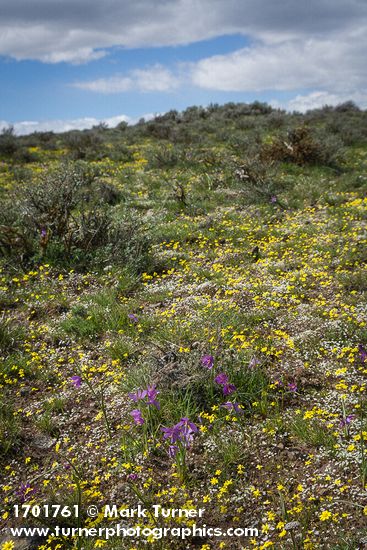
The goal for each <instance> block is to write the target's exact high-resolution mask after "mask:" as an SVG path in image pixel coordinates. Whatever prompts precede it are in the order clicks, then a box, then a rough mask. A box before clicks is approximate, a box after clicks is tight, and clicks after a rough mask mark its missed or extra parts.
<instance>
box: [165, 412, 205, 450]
mask: <svg viewBox="0 0 367 550" xmlns="http://www.w3.org/2000/svg"><path fill="white" fill-rule="evenodd" d="M161 430H162V432H163V439H169V440H170V443H177V442H179V443H182V444H183V446H184V447H185V448H187V447H190V445H191V443H192V442H193V436H194V433H195V432H197V431H198V427H197V426H196V424H194V423H193V422H190V420H189V419H188V418H186V417H184V418H181V420H180V421H179V422H178V423H177V424H175V425H174V426H172V427H171V428H161ZM170 447H172V445H171V446H170ZM168 452H169V454H170V455H171V454H172V453H173V452H174V453H176V452H177V450H174V449H169V451H168Z"/></svg>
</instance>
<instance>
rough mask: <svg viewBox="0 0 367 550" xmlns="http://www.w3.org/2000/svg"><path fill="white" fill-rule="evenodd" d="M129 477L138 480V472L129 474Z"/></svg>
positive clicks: (130, 479)
mask: <svg viewBox="0 0 367 550" xmlns="http://www.w3.org/2000/svg"><path fill="white" fill-rule="evenodd" d="M127 479H128V480H129V481H137V480H138V474H129V475H128V476H127Z"/></svg>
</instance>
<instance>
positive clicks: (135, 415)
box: [130, 409, 145, 425]
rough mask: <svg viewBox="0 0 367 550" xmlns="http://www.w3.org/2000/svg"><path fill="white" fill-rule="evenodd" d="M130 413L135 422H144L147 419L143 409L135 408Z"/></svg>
mask: <svg viewBox="0 0 367 550" xmlns="http://www.w3.org/2000/svg"><path fill="white" fill-rule="evenodd" d="M130 415H131V416H132V417H133V419H134V422H135V424H139V425H141V424H144V422H145V420H144V418H143V417H142V415H141V411H140V410H139V409H134V410H133V411H131V413H130Z"/></svg>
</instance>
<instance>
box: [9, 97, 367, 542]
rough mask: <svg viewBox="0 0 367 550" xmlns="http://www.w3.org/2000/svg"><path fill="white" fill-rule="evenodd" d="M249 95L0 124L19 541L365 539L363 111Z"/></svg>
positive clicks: (366, 189)
mask: <svg viewBox="0 0 367 550" xmlns="http://www.w3.org/2000/svg"><path fill="white" fill-rule="evenodd" d="M245 107H246V106H245ZM245 107H243V106H241V105H237V106H236V105H235V104H228V105H227V106H224V107H219V106H217V107H215V106H212V108H211V109H209V108H208V109H207V110H205V109H200V108H191V110H190V109H188V110H187V111H185V112H184V113H181V114H179V113H175V112H174V113H172V112H171V113H168V114H167V115H166V116H162V117H157V118H156V119H155V120H153V121H151V122H145V123H144V122H141V123H139V124H138V125H137V126H135V127H131V128H126V127H125V126H121V127H117V128H116V129H112V130H109V129H107V128H104V127H98V128H95V129H93V130H91V131H89V132H87V133H86V132H70V133H69V134H61V135H56V134H52V133H48V134H34V135H33V136H28V137H23V138H16V137H14V136H12V135H11V132H10V133H9V132H8V133H7V134H6V135H5V137H4V135H3V136H2V137H1V136H0V186H1V190H0V199H1V202H2V205H3V206H2V213H1V215H0V256H1V268H0V269H1V271H0V307H1V311H2V313H1V315H0V347H1V352H0V353H1V358H0V359H1V370H0V388H1V398H0V415H1V425H0V436H1V441H0V464H1V482H0V491H1V511H0V517H1V529H2V530H1V534H0V541H1V542H0V548H1V549H2V550H11V549H13V548H14V549H17V548H38V549H40V550H56V549H71V548H78V549H85V550H91V549H93V548H105V549H106V550H112V549H126V550H135V549H136V550H137V549H141V548H150V547H152V548H157V549H162V550H169V549H175V548H177V549H186V548H188V549H195V548H198V549H201V550H210V549H219V548H220V549H221V548H224V549H229V550H235V549H246V550H250V549H259V550H260V549H261V550H263V549H265V548H274V549H288V548H289V549H294V550H296V549H297V550H300V549H333V550H342V549H343V550H354V549H357V548H364V547H367V393H366V392H367V325H366V323H367V301H366V297H367V263H366V261H367V247H366V243H367V226H366V219H367V130H366V128H367V118H366V113H365V112H363V111H359V110H358V109H357V108H356V107H355V106H353V105H351V104H346V105H344V106H340V108H335V109H332V108H325V109H323V110H319V111H312V112H310V113H308V114H306V115H300V114H293V115H287V114H286V113H283V112H281V111H275V110H272V109H271V108H270V107H269V108H266V106H264V105H262V104H256V105H255V104H254V105H253V106H252V108H249V106H247V110H246V108H245ZM353 132H354V133H353ZM87 138H88V139H87ZM1 139H2V140H3V141H1ZM4 143H5V144H8V145H9V143H12V144H13V148H11V147H10V148H9V146H8V148H6V147H5V146H4ZM23 504H29V505H31V506H37V505H39V506H44V505H45V504H48V505H50V506H51V505H61V506H67V507H73V506H75V505H78V506H79V508H80V510H81V513H80V517H78V518H73V517H57V518H54V517H45V516H46V515H47V514H42V513H41V514H40V515H39V517H30V516H28V517H27V518H25V519H24V518H22V517H16V514H15V513H14V506H15V505H18V506H21V505H23ZM106 504H116V505H117V507H118V509H119V510H120V511H122V518H121V517H119V518H117V519H116V518H105V517H104V516H103V513H102V512H101V511H102V510H103V507H104V506H105V505H106ZM139 504H140V505H141V506H143V507H144V508H146V509H151V508H152V506H153V505H155V506H157V505H160V506H162V508H164V509H168V508H169V509H183V510H189V509H195V510H198V509H204V510H205V512H204V514H203V516H202V517H201V518H195V519H193V518H192V517H191V518H190V517H179V516H177V517H167V518H165V517H162V516H160V517H158V518H156V517H154V515H152V514H151V515H149V514H148V517H146V518H138V517H128V518H126V517H123V510H129V509H132V508H136V507H137V506H138V505H139ZM91 505H94V506H96V509H97V510H99V511H100V513H98V514H97V515H95V516H94V517H88V515H87V509H88V507H90V506H91ZM119 522H120V523H121V522H122V523H124V524H125V525H126V526H128V527H136V526H141V527H142V526H146V527H149V528H151V531H152V533H153V532H154V531H153V530H154V528H157V527H165V526H170V527H183V526H188V527H190V526H192V525H193V524H196V525H197V526H198V527H201V526H203V525H204V524H206V526H207V527H209V526H212V527H217V528H220V529H222V531H223V533H226V531H227V530H228V529H229V528H237V527H238V528H243V529H244V528H253V529H257V531H258V533H257V536H242V537H237V538H236V537H232V538H231V537H228V536H226V535H225V534H224V535H223V536H221V537H214V536H213V537H212V536H205V535H204V536H202V537H199V536H196V537H188V538H187V539H185V540H182V539H180V538H174V537H169V536H168V537H166V538H155V537H154V536H153V535H150V536H148V537H141V538H117V537H116V538H113V537H112V538H110V539H108V540H107V538H105V537H100V538H99V537H94V538H90V537H78V536H75V537H52V538H51V537H43V538H42V537H41V538H35V537H28V538H27V539H25V538H15V537H13V536H11V534H10V532H9V530H8V529H9V527H17V526H27V525H28V526H32V527H36V526H43V527H50V528H51V529H50V532H51V531H52V528H53V527H54V526H55V525H59V526H62V527H84V526H86V527H90V528H92V527H97V528H98V527H101V526H108V525H112V524H113V525H116V524H117V523H119ZM365 545H366V546H365Z"/></svg>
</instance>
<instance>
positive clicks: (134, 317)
mask: <svg viewBox="0 0 367 550" xmlns="http://www.w3.org/2000/svg"><path fill="white" fill-rule="evenodd" d="M128 318H129V319H130V321H132V322H133V323H137V322H138V321H139V319H138V318H137V316H136V315H135V313H129V314H128Z"/></svg>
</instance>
